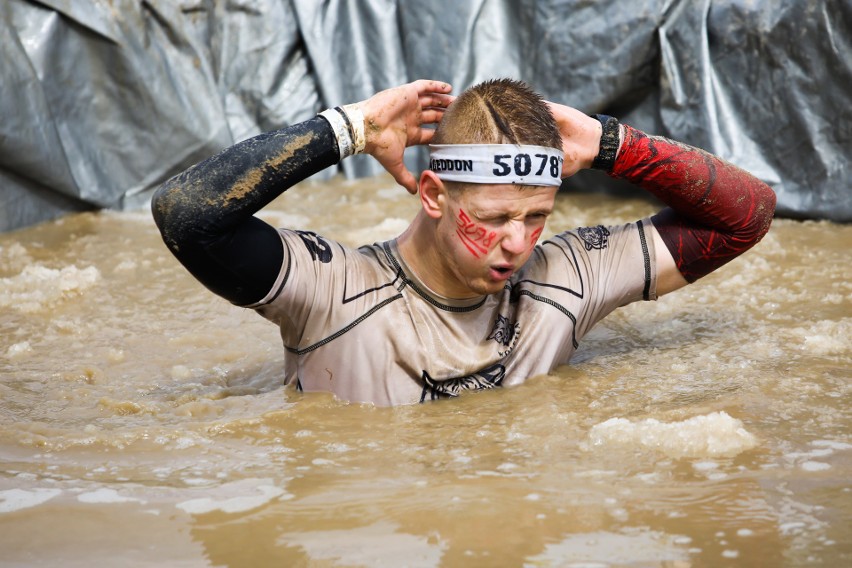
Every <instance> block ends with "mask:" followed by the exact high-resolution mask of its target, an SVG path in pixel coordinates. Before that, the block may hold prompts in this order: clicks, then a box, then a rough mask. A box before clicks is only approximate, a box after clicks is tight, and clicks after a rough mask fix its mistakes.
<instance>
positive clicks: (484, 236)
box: [456, 209, 497, 258]
mask: <svg viewBox="0 0 852 568" xmlns="http://www.w3.org/2000/svg"><path fill="white" fill-rule="evenodd" d="M456 234H457V235H458V236H459V238H460V239H461V242H462V244H463V245H464V246H465V247H466V248H467V250H469V251H470V253H471V254H472V255H473V256H475V257H476V258H479V257H480V255H484V254H486V253H487V252H488V251H489V249H490V248H491V245H493V244H494V241H495V240H496V239H497V233H495V232H494V231H491V232H488V231H487V230H486V229H485V227H482V226H480V225H478V224H476V223H474V222H473V221H472V220H471V218H470V216H468V214H467V213H465V212H464V210H463V209H459V216H458V219H456Z"/></svg>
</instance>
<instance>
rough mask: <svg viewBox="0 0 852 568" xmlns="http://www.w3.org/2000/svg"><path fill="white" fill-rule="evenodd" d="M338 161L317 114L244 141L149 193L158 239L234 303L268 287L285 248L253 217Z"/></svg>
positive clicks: (261, 293) (328, 129) (332, 139)
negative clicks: (161, 238)
mask: <svg viewBox="0 0 852 568" xmlns="http://www.w3.org/2000/svg"><path fill="white" fill-rule="evenodd" d="M338 160H339V154H338V150H337V141H336V139H335V137H334V133H333V131H332V128H331V126H330V125H329V124H328V122H327V121H326V120H325V119H323V118H321V117H314V118H312V119H310V120H307V121H305V122H302V123H300V124H295V125H292V126H289V127H287V128H284V129H282V130H278V131H274V132H269V133H266V134H261V135H259V136H256V137H254V138H251V139H249V140H245V141H243V142H240V143H238V144H235V145H234V146H231V147H230V148H227V149H225V150H223V151H222V152H220V153H219V154H217V155H215V156H213V157H211V158H208V159H207V160H204V161H203V162H201V163H199V164H197V165H195V166H193V167H191V168H189V169H188V170H186V171H185V172H183V173H181V174H178V175H176V176H175V177H173V178H171V179H170V180H168V181H167V182H165V183H164V184H163V185H162V186H160V187H159V188H158V189H157V191H156V192H155V193H154V197H153V199H152V202H151V209H152V212H153V215H154V221H155V222H156V223H157V227H158V228H159V229H160V234H161V235H162V237H163V241H164V242H165V243H166V246H168V247H169V250H171V251H172V253H173V254H174V255H175V257H177V259H178V260H179V261H180V262H181V264H183V265H184V267H186V269H187V270H189V272H190V273H192V275H193V276H195V277H196V278H197V279H198V280H199V281H200V282H201V283H202V284H204V285H205V286H206V287H207V288H208V289H210V290H211V291H212V292H214V293H216V294H218V295H220V296H222V297H223V298H225V299H227V300H229V301H231V302H233V303H234V304H237V305H248V304H252V303H254V302H257V301H259V300H261V299H262V298H263V297H264V296H265V295H266V294H267V293H268V292H269V290H270V289H271V288H272V285H273V284H274V282H275V279H276V278H277V276H278V272H279V270H280V269H281V263H282V261H283V259H284V248H283V244H282V242H281V238H280V236H279V235H278V231H277V230H276V229H274V228H273V227H271V226H270V225H268V224H266V223H264V222H263V221H261V220H259V219H257V218H256V217H254V216H253V215H254V214H255V213H256V212H257V211H259V210H260V209H262V208H263V207H264V206H266V205H267V204H269V202H270V201H272V200H273V199H275V198H276V197H278V196H279V195H280V194H281V193H283V192H284V191H286V190H287V189H288V188H290V187H292V186H293V185H295V184H296V183H298V182H300V181H302V180H303V179H305V178H307V177H308V176H310V175H313V174H315V173H316V172H319V171H320V170H322V169H324V168H326V167H328V166H331V165H333V164H335V163H336V162H337V161H338Z"/></svg>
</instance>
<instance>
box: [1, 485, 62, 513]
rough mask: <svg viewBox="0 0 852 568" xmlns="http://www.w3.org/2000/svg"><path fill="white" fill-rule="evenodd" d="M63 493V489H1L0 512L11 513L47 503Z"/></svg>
mask: <svg viewBox="0 0 852 568" xmlns="http://www.w3.org/2000/svg"><path fill="white" fill-rule="evenodd" d="M61 493H62V490H61V489H52V488H36V489H30V490H25V489H7V490H5V491H0V513H11V512H13V511H20V510H21V509H28V508H30V507H36V506H38V505H41V504H42V503H46V502H48V501H50V500H51V499H53V498H54V497H56V496H58V495H60V494H61Z"/></svg>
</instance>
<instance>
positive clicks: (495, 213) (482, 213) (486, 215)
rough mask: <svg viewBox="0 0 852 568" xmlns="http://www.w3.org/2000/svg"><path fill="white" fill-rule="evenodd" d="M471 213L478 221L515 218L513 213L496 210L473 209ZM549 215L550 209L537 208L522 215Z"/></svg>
mask: <svg viewBox="0 0 852 568" xmlns="http://www.w3.org/2000/svg"><path fill="white" fill-rule="evenodd" d="M471 213H473V215H474V216H475V217H478V218H479V219H497V218H502V217H506V218H512V217H515V216H516V214H515V212H514V211H501V210H497V209H474V210H472V211H471ZM551 213H553V208H552V207H537V208H535V209H530V210H529V211H527V212H526V213H524V217H529V216H531V215H545V216H549V215H550V214H551Z"/></svg>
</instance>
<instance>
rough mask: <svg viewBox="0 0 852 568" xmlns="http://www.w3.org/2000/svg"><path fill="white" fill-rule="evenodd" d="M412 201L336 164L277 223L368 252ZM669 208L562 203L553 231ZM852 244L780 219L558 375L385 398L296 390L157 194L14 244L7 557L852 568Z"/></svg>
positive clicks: (37, 562) (276, 208)
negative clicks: (185, 264) (193, 260)
mask: <svg viewBox="0 0 852 568" xmlns="http://www.w3.org/2000/svg"><path fill="white" fill-rule="evenodd" d="M416 207H417V202H416V199H415V198H413V197H411V196H409V195H407V194H406V193H405V192H404V191H403V190H401V189H398V188H394V187H393V184H392V182H391V181H390V179H389V178H384V177H380V178H373V179H369V180H360V181H343V180H341V179H335V180H331V181H327V182H314V183H309V184H304V185H303V186H300V187H297V188H294V189H292V190H291V191H290V192H288V193H287V194H286V195H285V196H284V197H283V198H282V199H280V200H278V201H276V202H275V203H273V204H272V205H271V206H270V207H269V208H267V210H265V211H264V212H263V213H262V216H263V217H264V218H266V219H267V220H269V221H270V222H272V223H274V224H279V225H282V226H292V227H299V228H309V229H312V230H315V231H319V232H321V233H323V234H324V235H325V236H328V237H333V238H337V239H339V240H341V241H343V242H345V243H347V244H360V243H365V242H372V241H377V240H383V239H386V238H390V237H393V236H396V235H397V234H398V233H400V232H401V231H402V230H403V229H404V228H405V226H406V225H407V220H408V219H410V218H411V216H412V215H413V213H414V211H415V208H416ZM653 209H654V206H653V205H651V204H650V203H648V202H647V201H645V200H642V199H632V198H618V199H616V198H613V197H602V196H591V195H571V194H560V196H559V198H558V204H557V210H556V212H555V214H554V215H553V217H552V219H551V220H550V221H549V230H546V231H545V234H550V233H552V232H554V231H556V230H559V229H563V228H571V227H575V226H580V225H589V224H599V223H604V224H606V223H617V222H624V221H632V220H635V219H637V218H640V217H643V216H645V215H648V214H650V213H651V212H652V211H653ZM850 250H852V226H848V225H837V224H832V223H827V222H799V221H793V220H784V219H778V220H776V221H775V222H774V224H773V228H772V230H771V231H770V233H769V234H768V235H767V237H766V238H765V239H764V240H763V241H762V242H761V243H760V244H759V245H758V246H757V247H756V248H755V249H753V250H752V251H750V252H749V253H747V254H746V256H744V257H742V258H740V259H737V260H736V261H734V262H733V263H731V264H730V265H728V266H726V267H724V268H722V269H721V270H720V271H718V272H717V273H715V274H713V275H711V276H709V277H707V278H705V279H703V280H702V281H700V282H699V283H697V284H695V285H692V286H690V287H688V288H686V289H684V290H681V291H679V292H676V293H674V294H671V295H670V296H667V297H664V298H662V299H661V300H659V301H658V302H651V303H641V304H634V305H631V306H628V307H626V308H622V309H621V310H619V311H617V312H616V313H614V314H612V315H610V316H609V317H608V318H607V319H606V320H604V321H603V322H602V323H601V324H599V325H598V327H597V328H596V329H595V330H593V332H592V333H591V334H590V335H589V336H588V337H586V338H585V340H584V341H583V342H581V347H580V349H579V351H578V352H577V355H576V356H575V359H574V360H573V362H572V364H571V365H568V366H565V367H561V368H559V369H558V370H557V371H556V372H554V373H553V374H552V375H549V376H543V377H537V378H534V379H532V380H529V381H528V382H527V383H525V384H524V385H522V386H521V387H517V388H512V389H501V390H497V391H492V392H483V393H478V394H473V395H471V396H465V397H462V398H460V399H458V400H452V401H439V402H437V403H433V404H426V405H416V406H406V407H398V408H374V407H371V406H367V405H354V404H346V403H343V402H340V401H337V400H335V399H334V398H333V397H331V396H329V395H324V394H310V395H303V394H299V393H296V392H294V391H292V390H289V389H285V388H282V387H281V383H280V369H281V365H282V363H281V361H282V348H281V345H280V340H279V338H278V335H277V330H276V329H275V328H274V326H272V325H271V324H269V323H268V322H266V321H265V320H263V319H262V318H260V317H259V316H257V315H255V314H254V313H252V312H248V311H245V310H241V309H238V308H235V307H232V306H230V305H229V304H228V303H226V302H225V301H223V300H220V299H218V298H216V297H215V296H212V295H211V294H210V293H209V292H207V291H206V290H205V289H204V288H203V287H201V286H200V285H199V284H197V283H196V282H195V281H194V280H193V279H192V278H191V277H190V276H189V275H188V274H187V273H186V272H185V271H184V270H183V269H182V268H181V267H180V266H179V265H178V263H177V262H176V261H175V260H174V259H173V258H172V257H171V255H170V254H169V253H168V251H167V250H166V248H165V246H164V245H163V244H162V242H161V240H160V238H159V235H158V233H157V231H156V229H155V227H154V224H153V222H152V220H151V217H150V214H149V213H148V212H147V211H138V212H122V213H116V212H100V213H86V214H79V215H73V216H69V217H65V218H63V219H61V220H58V221H55V222H49V223H45V224H41V225H39V226H36V227H31V228H28V229H24V230H20V231H16V232H12V233H7V234H3V235H0V550H2V554H0V565H3V566H91V565H104V566H110V565H114V566H152V565H158V566H265V565H276V566H423V567H437V566H583V567H591V566H831V567H835V566H846V565H850V564H852V410H850V404H849V400H850V390H852V387H850V384H851V383H850V379H852V339H850V337H852V278H850V277H852V253H850Z"/></svg>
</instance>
